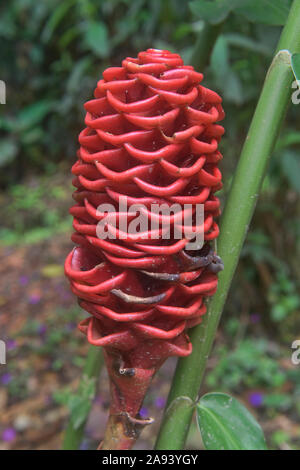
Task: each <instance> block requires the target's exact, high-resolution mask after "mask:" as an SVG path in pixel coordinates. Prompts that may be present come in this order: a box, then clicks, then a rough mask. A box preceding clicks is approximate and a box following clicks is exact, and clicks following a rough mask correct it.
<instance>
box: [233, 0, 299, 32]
mask: <svg viewBox="0 0 300 470" xmlns="http://www.w3.org/2000/svg"><path fill="white" fill-rule="evenodd" d="M289 3H290V2H289V1H288V0H244V1H243V3H242V5H241V6H240V7H238V8H236V9H235V11H236V13H240V14H241V15H243V16H245V17H246V18H247V19H248V20H249V21H252V22H253V23H263V24H269V25H274V26H278V25H284V24H285V23H286V20H287V17H288V14H289Z"/></svg>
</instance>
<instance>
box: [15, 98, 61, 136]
mask: <svg viewBox="0 0 300 470" xmlns="http://www.w3.org/2000/svg"><path fill="white" fill-rule="evenodd" d="M53 105H54V102H53V101H50V100H41V101H37V102H36V103H33V104H30V105H29V106H26V107H25V108H24V109H22V111H21V112H20V113H19V116H18V120H17V124H16V126H17V130H18V131H23V130H25V129H28V128H30V127H34V126H36V125H37V124H38V123H39V122H41V121H42V120H43V119H44V117H45V116H46V115H47V114H48V113H49V112H50V111H51V109H52V108H53Z"/></svg>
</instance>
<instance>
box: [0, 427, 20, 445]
mask: <svg viewBox="0 0 300 470" xmlns="http://www.w3.org/2000/svg"><path fill="white" fill-rule="evenodd" d="M16 437H17V433H16V431H15V429H14V428H6V429H4V431H3V433H2V440H3V441H4V442H12V441H14V440H15V439H16Z"/></svg>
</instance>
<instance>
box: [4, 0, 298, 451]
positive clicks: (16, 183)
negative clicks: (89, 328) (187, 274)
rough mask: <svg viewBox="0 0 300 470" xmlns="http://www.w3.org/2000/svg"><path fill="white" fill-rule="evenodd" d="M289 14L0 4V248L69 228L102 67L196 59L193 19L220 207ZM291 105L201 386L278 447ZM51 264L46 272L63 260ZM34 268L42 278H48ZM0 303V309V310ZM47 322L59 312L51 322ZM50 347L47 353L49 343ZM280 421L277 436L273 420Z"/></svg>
mask: <svg viewBox="0 0 300 470" xmlns="http://www.w3.org/2000/svg"><path fill="white" fill-rule="evenodd" d="M290 3H291V2H290V1H289V0H276V1H271V0H257V1H256V0H251V1H249V0H239V1H232V0H231V1H229V0H215V1H207V0H194V1H192V2H188V1H186V2H184V1H182V0H164V1H160V0H152V1H151V2H148V1H146V0H134V1H133V0H110V1H99V2H95V1H92V0H76V1H75V0H64V1H61V0H44V1H43V2H35V1H33V0H12V1H10V2H9V4H7V5H5V6H4V5H3V6H1V7H0V13H1V15H0V39H1V43H2V47H1V50H0V62H1V65H2V66H1V76H0V78H1V79H2V80H4V81H5V83H6V86H7V104H6V105H1V106H0V137H1V140H0V170H1V172H0V185H1V188H2V192H1V194H0V202H1V208H0V217H1V221H2V224H1V225H2V226H1V228H0V235H1V239H2V246H4V247H7V246H10V247H13V249H16V250H19V249H23V248H22V247H23V246H26V247H28V248H26V249H28V250H35V248H32V247H35V246H37V245H38V246H39V244H41V243H42V244H43V246H45V247H47V246H48V245H47V244H48V240H51V242H52V243H53V240H55V237H61V233H63V234H64V233H67V232H69V231H70V227H71V221H70V219H69V218H67V217H66V214H67V207H68V205H70V191H71V187H70V180H71V178H70V177H69V173H68V171H69V168H70V166H71V164H72V163H73V162H74V161H75V152H76V148H77V141H76V136H77V134H78V132H79V131H80V130H81V129H82V127H83V119H84V112H83V106H82V104H83V102H84V101H85V100H87V99H90V98H91V96H92V91H93V89H94V87H95V84H96V81H97V80H98V79H99V78H100V76H101V72H102V70H103V69H105V68H106V67H107V66H108V65H111V64H113V65H119V64H120V62H121V60H122V59H123V58H124V57H126V56H135V55H136V54H137V52H138V51H139V50H143V49H146V48H148V47H156V48H167V49H170V50H172V51H176V52H178V53H180V54H182V56H183V57H184V59H185V61H186V62H189V60H192V59H193V60H194V61H196V59H197V54H196V55H195V48H196V46H197V37H199V34H201V31H202V29H203V26H204V22H207V24H210V25H211V27H212V28H215V27H218V28H219V35H218V39H217V41H216V43H215V44H214V47H213V50H212V55H211V58H210V61H209V64H208V66H207V67H206V68H205V70H204V73H205V80H204V84H208V86H209V87H210V88H213V89H216V90H217V91H218V92H219V93H221V95H222V96H223V98H224V107H225V110H226V120H225V123H224V125H225V128H226V135H225V137H224V139H223V142H222V151H223V154H224V160H223V164H222V170H223V174H224V182H225V185H224V189H223V191H222V193H221V197H222V199H223V200H225V197H226V192H227V190H228V188H229V186H230V182H231V176H232V174H233V172H234V169H235V166H236V162H237V159H238V157H239V153H240V150H241V146H242V143H243V140H244V138H245V136H246V133H247V129H248V126H249V123H250V119H251V117H252V114H253V110H254V107H255V104H256V102H257V98H258V96H259V92H260V89H261V87H262V84H263V80H264V76H265V73H266V70H267V68H268V66H269V64H270V60H271V57H272V54H273V52H274V48H275V45H276V42H277V40H278V37H279V34H280V30H281V25H282V24H284V22H285V20H286V17H287V13H288V9H289V5H290ZM299 106H300V105H298V106H297V105H294V106H291V109H290V111H289V114H288V118H287V121H286V124H285V127H284V129H282V133H281V136H280V139H279V141H278V144H277V147H276V149H275V151H274V155H273V158H272V161H271V166H270V168H269V171H268V173H267V175H266V177H265V182H264V187H263V192H262V196H261V199H260V202H259V205H258V208H257V211H256V214H255V218H254V221H253V224H252V226H251V230H250V233H249V235H248V238H247V242H246V245H245V247H244V250H243V255H242V258H241V260H240V264H239V268H238V272H237V274H236V276H235V281H234V285H233V288H232V291H231V296H230V299H229V302H228V304H227V307H226V311H225V314H224V319H223V328H222V329H221V331H222V332H221V333H220V334H219V339H218V344H217V347H216V350H215V353H214V357H213V359H212V365H211V367H210V370H209V372H208V375H207V383H206V385H207V388H208V389H214V390H216V389H218V390H221V391H224V392H231V393H233V394H237V395H238V396H239V395H242V396H243V397H244V400H245V401H248V405H249V406H250V407H251V406H252V407H253V408H257V407H259V408H261V416H262V421H263V422H264V423H265V425H266V426H265V427H266V430H267V435H268V438H269V442H270V443H271V445H272V446H274V447H280V448H285V447H286V446H288V447H290V446H291V447H298V448H300V437H299V436H300V427H299V423H300V417H299V415H300V409H299V394H300V381H299V369H298V371H297V370H296V369H295V368H293V367H292V366H291V363H290V355H291V349H290V345H291V343H292V342H293V341H294V340H295V339H297V337H295V335H297V334H298V335H299V331H300V320H299V318H300V317H299V309H300V296H299V293H298V292H299V274H300V273H299V271H300V270H299V263H298V261H297V257H298V259H299V232H300V222H299V218H298V217H297V216H298V215H299V192H300V183H299V181H300V180H299V169H300V168H299V157H298V153H299V144H300V131H299V120H300V119H299ZM65 238H66V237H65ZM49 243H50V241H49ZM9 253H11V251H10V252H9ZM59 256H60V257H61V260H60V261H58V262H57V264H56V265H54V266H57V265H58V266H59V265H60V263H62V260H63V257H64V252H61V253H60V255H59ZM45 263H46V266H45V267H44V268H41V269H45V268H46V273H47V272H48V274H46V277H47V275H48V276H49V273H50V277H51V276H52V278H53V277H55V275H56V274H57V276H58V275H61V272H60V271H59V269H58V270H57V268H55V267H54V268H53V266H52V264H50V266H52V268H51V267H50V268H49V266H48V261H45ZM29 269H31V267H30V266H29ZM47 269H48V271H47ZM49 269H50V270H49ZM51 269H52V271H51ZM55 269H56V270H57V271H55ZM44 273H45V272H44ZM16 275H17V274H16ZM12 282H13V281H12ZM4 297H5V296H4ZM70 302H71V301H70ZM71 303H72V302H71ZM2 304H3V302H2V303H1V298H0V309H1V308H3V307H1V305H2ZM3 305H4V308H6V307H5V305H6V304H5V302H4V304H3ZM63 308H67V307H66V305H64V306H63ZM68 308H69V307H68ZM60 318H61V310H59V313H57V322H58V324H59V321H60V320H59V319H60ZM22 332H23V330H22ZM12 334H15V335H16V337H18V335H20V334H23V333H20V332H18V331H16V332H14V333H12ZM29 337H30V335H29ZM51 338H52V336H51ZM48 342H49V344H48ZM48 342H47V341H46V345H47V348H46V349H47V351H46V354H48V355H49V354H51V344H52V343H51V341H50V340H49V338H48ZM53 344H54V346H53V348H54V349H56V350H57V347H58V344H59V341H58V342H54V343H53ZM40 354H42V355H43V354H45V351H44V350H43V348H41V351H40ZM56 354H57V352H55V359H53V360H55V361H56V360H58V359H57V357H56ZM79 362H80V361H79ZM75 366H76V365H75ZM16 367H17V366H16ZM58 370H59V371H60V368H58ZM1 371H2V369H1ZM1 371H0V372H1ZM76 371H77V369H75V372H74V374H76V373H79V369H78V372H76ZM10 387H11V389H12V390H13V395H12V398H11V399H12V401H13V402H14V401H16V400H17V401H18V400H21V398H22V399H23V395H24V387H23V389H22V397H19V396H18V393H19V392H18V390H19V388H18V387H17V386H16V387H15V388H14V387H13V384H11V385H10ZM21 388H22V387H21ZM149 406H151V405H149ZM282 416H285V417H287V419H288V420H290V425H289V426H287V425H286V424H285V425H284V426H283V425H280V424H278V423H277V421H276V420H278V417H282ZM274 420H275V422H276V423H277V424H276V425H273V427H272V426H271V425H270V422H273V421H274ZM268 426H269V427H268ZM295 427H296V431H295ZM270 429H271V430H270ZM149 439H150V438H149ZM190 445H194V444H193V437H192V436H191V437H190Z"/></svg>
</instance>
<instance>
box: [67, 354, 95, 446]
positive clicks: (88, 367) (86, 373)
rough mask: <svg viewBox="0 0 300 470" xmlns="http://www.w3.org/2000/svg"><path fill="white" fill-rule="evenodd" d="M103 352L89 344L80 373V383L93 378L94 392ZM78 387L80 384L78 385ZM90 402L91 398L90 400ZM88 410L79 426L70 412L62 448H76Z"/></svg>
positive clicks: (82, 432) (80, 438) (81, 436)
mask: <svg viewBox="0 0 300 470" xmlns="http://www.w3.org/2000/svg"><path fill="white" fill-rule="evenodd" d="M103 362H104V361H103V353H102V348H99V347H96V346H90V348H89V352H88V355H87V359H86V363H85V366H84V370H83V373H82V378H81V383H82V382H85V381H86V380H87V379H94V380H95V392H96V383H97V380H98V378H99V375H100V371H101V369H102V365H103ZM79 389H80V385H79ZM91 403H92V400H91ZM88 415H89V410H88V411H87V413H86V416H85V419H84V422H83V423H82V424H81V425H80V426H79V427H75V426H74V422H73V417H72V413H71V414H70V418H69V422H68V425H67V428H66V431H65V436H64V442H63V450H77V449H78V448H79V446H80V443H81V441H82V438H83V434H84V429H85V425H86V422H87V419H88Z"/></svg>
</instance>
